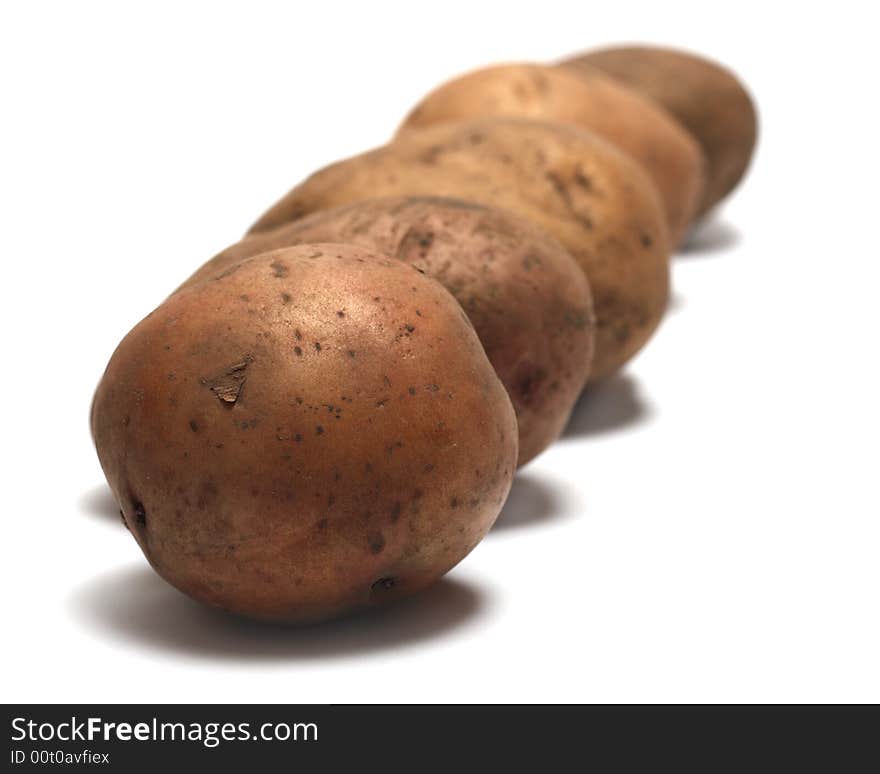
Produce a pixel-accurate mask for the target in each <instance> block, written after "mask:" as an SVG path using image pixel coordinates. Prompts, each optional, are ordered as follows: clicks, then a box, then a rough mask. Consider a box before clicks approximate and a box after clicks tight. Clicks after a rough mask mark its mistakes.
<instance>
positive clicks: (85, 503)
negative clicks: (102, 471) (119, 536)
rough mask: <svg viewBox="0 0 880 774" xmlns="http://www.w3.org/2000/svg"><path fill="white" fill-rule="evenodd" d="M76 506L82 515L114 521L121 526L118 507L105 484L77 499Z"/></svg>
mask: <svg viewBox="0 0 880 774" xmlns="http://www.w3.org/2000/svg"><path fill="white" fill-rule="evenodd" d="M78 505H79V510H80V511H81V512H82V513H85V514H87V515H89V516H94V517H95V518H98V519H106V520H108V521H115V522H116V523H117V524H119V526H122V520H121V517H120V515H119V505H118V504H117V502H116V500H115V498H114V497H113V492H111V491H110V487H109V486H107V484H100V485H99V486H96V487H93V488H92V489H89V491H88V492H85V493H84V494H83V495H82V496H81V497H80V498H79V502H78Z"/></svg>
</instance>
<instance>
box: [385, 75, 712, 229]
mask: <svg viewBox="0 0 880 774" xmlns="http://www.w3.org/2000/svg"><path fill="white" fill-rule="evenodd" d="M493 115H508V116H523V117H526V118H536V119H542V120H546V121H560V122H563V123H570V124H574V125H576V126H580V127H582V128H583V129H588V130H590V131H593V132H596V133H597V134H599V135H601V136H602V137H604V138H605V139H606V140H608V141H609V142H612V143H614V144H615V145H616V146H617V147H619V148H620V149H621V150H623V151H624V152H626V153H628V154H629V155H630V156H632V157H633V158H634V159H635V160H636V161H638V162H639V164H641V165H642V166H643V167H644V168H645V171H647V173H648V174H649V175H650V176H651V179H652V180H653V181H654V184H655V185H656V186H657V189H658V190H659V191H660V195H661V197H662V198H663V203H664V204H665V206H666V216H667V218H668V224H669V232H670V237H671V240H672V243H673V244H677V243H678V242H679V241H681V238H682V236H683V235H684V233H685V231H686V229H687V227H688V225H689V224H690V222H691V220H692V219H693V217H694V215H695V214H696V212H697V207H698V206H699V204H700V198H701V196H702V193H703V186H704V183H705V180H704V177H705V159H704V158H703V151H702V149H701V148H700V145H699V144H698V143H697V141H696V140H695V139H694V138H693V137H692V136H691V135H690V133H688V132H686V131H685V130H684V129H683V128H682V127H681V125H680V124H679V123H678V122H677V121H675V120H674V119H672V118H671V117H670V116H669V114H668V113H667V112H666V111H665V110H662V109H661V108H659V107H658V106H657V105H656V104H655V103H653V102H652V101H651V100H648V99H645V98H644V97H642V96H641V95H639V94H637V93H636V92H634V91H632V90H631V89H628V88H626V87H624V86H621V85H620V84H619V83H618V82H617V81H615V80H614V79H613V78H609V77H608V76H607V75H605V74H604V73H602V72H601V71H600V70H596V69H590V68H584V69H583V70H582V71H581V70H579V71H578V72H573V71H570V70H568V69H567V68H561V67H545V66H542V65H536V64H512V65H498V66H495V67H485V68H483V69H481V70H475V71H474V72H471V73H468V74H467V75H463V76H461V77H459V78H456V79H454V80H452V81H449V82H447V83H445V84H444V85H442V86H440V87H439V88H438V89H436V90H435V91H433V92H431V93H430V94H429V95H428V96H427V97H425V98H424V99H423V100H422V101H421V102H420V103H419V104H418V105H417V106H416V107H415V108H414V109H413V111H412V112H411V113H410V114H409V116H407V118H406V120H405V121H404V122H403V125H402V127H401V131H410V130H413V129H420V128H424V127H426V126H433V125H436V124H442V123H449V122H454V121H466V120H469V119H474V118H481V117H484V116H493Z"/></svg>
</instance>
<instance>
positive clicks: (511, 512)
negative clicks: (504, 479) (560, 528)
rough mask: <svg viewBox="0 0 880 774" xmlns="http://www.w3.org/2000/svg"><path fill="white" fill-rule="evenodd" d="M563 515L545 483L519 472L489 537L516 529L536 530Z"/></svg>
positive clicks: (557, 496) (550, 487)
mask: <svg viewBox="0 0 880 774" xmlns="http://www.w3.org/2000/svg"><path fill="white" fill-rule="evenodd" d="M562 515H563V509H562V499H561V498H560V496H559V494H558V492H557V491H556V490H555V488H554V487H552V486H551V485H550V484H549V483H547V482H546V481H543V480H541V479H540V478H538V477H537V476H535V475H533V474H530V473H523V472H519V473H517V474H516V478H514V479H513V486H512V487H511V489H510V494H509V495H508V497H507V502H506V503H504V508H503V509H502V510H501V514H500V515H499V516H498V520H497V521H496V522H495V526H494V527H492V531H491V532H490V533H489V534H490V535H492V534H495V533H496V532H499V531H503V532H506V531H507V530H508V529H513V528H518V527H531V526H536V525H537V526H540V525H541V524H545V523H546V522H548V521H555V520H556V519H557V518H559V517H560V516H562Z"/></svg>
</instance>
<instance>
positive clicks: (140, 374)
mask: <svg viewBox="0 0 880 774" xmlns="http://www.w3.org/2000/svg"><path fill="white" fill-rule="evenodd" d="M755 137H756V115H755V111H754V108H753V105H752V101H751V99H750V98H749V96H748V94H747V92H746V90H745V89H744V88H743V86H742V85H741V84H740V83H739V81H738V80H737V79H736V78H735V77H734V76H733V75H732V74H731V73H730V72H728V71H727V70H725V69H723V68H722V67H720V66H718V65H716V64H713V63H710V62H708V61H706V60H705V59H702V58H699V57H695V56H692V55H689V54H685V53H683V52H678V51H672V50H666V49H658V48H652V47H638V48H635V47H617V48H609V49H604V50H599V51H594V52H590V53H587V54H584V55H581V56H577V57H574V58H572V59H569V60H567V61H564V62H562V63H560V64H556V65H552V66H544V65H537V64H516V65H504V66H497V67H488V68H485V69H481V70H478V71H476V72H472V73H470V74H467V75H464V76H462V77H459V78H457V79H455V80H452V81H450V82H449V83H446V84H445V85H443V86H441V87H440V88H438V89H437V90H435V91H434V92H432V93H430V94H429V95H428V96H427V97H426V98H425V99H424V100H423V101H422V102H421V103H420V104H419V105H417V106H416V107H415V108H414V109H413V110H412V111H411V112H410V114H409V115H408V117H407V118H406V119H405V120H404V122H403V124H402V126H401V127H400V129H399V131H398V133H397V136H396V137H395V138H394V139H393V141H391V142H390V143H389V144H387V145H385V146H383V147H381V148H378V149H375V150H372V151H369V152H367V153H364V154H363V155H360V156H356V157H354V158H350V159H347V160H344V161H341V162H339V163H336V164H333V165H331V166H329V167H327V168H325V169H322V170H320V171H319V172H317V173H315V174H314V175H312V176H311V177H309V178H308V179H306V180H305V181H303V182H302V183H300V184H299V185H298V186H296V187H295V188H294V189H293V190H292V191H290V192H289V193H288V194H287V195H286V196H284V197H283V198H282V199H281V200H280V201H279V202H278V203H276V204H275V205H274V206H272V207H271V208H270V209H269V210H268V211H267V212H266V213H265V214H264V215H263V216H262V217H261V218H260V219H259V220H258V221H257V222H256V224H255V225H254V226H253V227H252V229H251V231H250V233H249V234H248V235H247V236H246V237H245V238H244V239H242V241H241V242H239V243H237V244H235V245H233V246H231V247H230V248H228V249H227V250H224V251H223V252H222V253H220V254H219V255H217V256H215V257H214V258H212V259H211V260H209V261H208V262H207V263H205V264H204V265H203V266H202V267H201V268H200V269H198V270H197V271H196V272H195V274H193V275H192V276H191V277H190V278H189V279H188V280H187V281H186V282H185V283H184V284H183V285H182V286H181V287H179V288H178V289H177V290H176V291H175V292H174V293H173V294H172V295H171V296H170V297H169V298H168V299H166V300H165V301H164V302H163V303H162V305H161V306H159V307H158V308H157V309H156V310H155V311H154V312H152V313H151V314H150V315H149V316H148V317H147V318H146V319H144V320H143V321H142V322H140V323H139V324H138V325H137V326H136V327H135V328H134V329H133V330H132V331H131V332H130V333H129V334H128V335H127V336H126V337H125V339H124V340H123V341H122V343H121V344H120V345H119V347H118V348H117V349H116V351H115V352H114V354H113V356H112V358H111V359H110V363H109V365H108V366H107V369H106V372H105V373H104V376H103V378H102V380H101V382H100V384H99V386H98V389H97V392H96V395H95V398H94V402H93V405H92V414H91V426H92V434H93V437H94V440H95V445H96V447H97V450H98V456H99V458H100V462H101V465H102V467H103V469H104V472H105V474H106V477H107V480H108V482H109V484H110V487H111V489H112V491H113V494H114V496H115V497H116V500H117V502H118V503H119V505H120V508H121V514H122V518H123V521H124V523H125V524H126V526H127V527H128V529H129V530H130V531H131V533H132V534H133V535H134V537H135V539H136V540H137V542H138V544H139V545H140V547H141V549H142V550H143V552H144V554H145V555H146V557H147V559H148V560H149V562H150V564H151V565H152V566H153V567H154V568H155V570H156V572H158V573H159V575H161V576H162V577H163V578H164V579H165V580H167V581H168V582H169V583H171V584H172V585H174V586H176V587H177V588H178V589H180V590H181V591H183V592H185V593H186V594H188V595H190V596H191V597H194V598H195V599H197V600H200V601H202V602H205V603H208V604H210V605H213V606H216V607H219V608H222V609H225V610H229V611H232V612H235V613H238V614H242V615H247V616H252V617H257V618H264V619H271V620H281V621H296V622H304V621H314V620H318V619H325V618H329V617H333V616H337V615H341V614H344V613H348V612H350V611H353V610H357V609H361V608H365V607H372V606H375V605H379V604H383V603H386V602H388V601H391V600H394V599H398V598H400V597H402V596H408V595H410V594H413V593H414V592H417V591H419V590H420V589H423V588H424V587H426V586H428V585H429V584H431V583H433V582H434V581H436V580H437V579H438V578H440V577H441V576H442V575H443V574H444V573H446V572H447V571H448V570H449V569H450V568H452V567H453V566H454V565H455V564H457V563H458V562H459V561H460V560H461V559H462V558H463V557H464V556H466V555H467V554H468V553H469V552H470V551H471V549H473V548H474V546H476V544H477V543H478V542H479V541H480V540H481V539H482V538H483V536H484V535H485V534H486V532H487V531H488V530H489V529H490V527H491V526H492V524H493V522H494V521H495V519H496V517H497V516H498V514H499V512H500V511H501V508H502V506H503V504H504V501H505V498H506V497H507V494H508V491H509V489H510V486H511V482H512V479H513V476H514V473H515V471H516V469H517V467H518V466H521V465H523V464H525V463H527V462H528V461H529V460H531V459H532V458H534V457H535V456H536V455H538V454H539V453H540V452H541V451H542V450H544V449H545V448H547V446H548V445H549V444H550V443H552V442H553V441H554V439H556V438H557V437H558V435H559V434H560V433H561V432H562V430H563V428H564V426H565V424H566V421H567V420H568V417H569V415H570V413H571V410H572V408H573V406H574V404H575V401H576V400H577V399H578V397H579V395H580V394H581V392H582V391H583V390H584V388H585V386H586V388H587V389H588V390H589V383H590V382H591V381H595V380H598V379H602V378H604V377H607V376H608V375H609V374H612V373H614V372H615V371H617V370H618V369H619V368H621V366H623V365H624V364H625V363H626V362H627V361H628V360H629V359H630V358H631V357H632V356H633V355H634V354H635V353H636V352H637V351H638V350H639V349H640V348H641V347H642V346H643V345H644V344H645V342H646V341H647V340H648V338H649V337H650V336H651V334H652V332H653V331H654V330H655V328H656V327H657V325H658V323H659V322H660V320H661V317H662V316H663V313H664V310H665V308H666V303H667V297H668V289H669V256H670V253H671V252H672V251H673V250H674V249H675V247H676V246H677V245H678V244H679V243H680V242H681V240H682V239H683V238H684V236H685V235H686V234H687V231H688V229H689V227H690V226H691V225H692V224H693V223H694V222H695V220H696V219H698V218H700V217H701V216H703V215H704V214H705V213H706V212H707V211H708V210H709V209H711V208H712V207H713V206H714V205H715V204H717V203H718V202H719V201H720V200H721V199H722V198H723V197H724V196H725V195H727V194H728V193H729V192H730V191H731V190H732V189H733V188H734V186H735V185H736V184H737V182H738V181H739V180H740V178H741V177H742V175H743V173H744V172H745V170H746V167H747V165H748V163H749V158H750V156H751V153H752V149H753V147H754V143H755Z"/></svg>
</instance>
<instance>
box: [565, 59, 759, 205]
mask: <svg viewBox="0 0 880 774" xmlns="http://www.w3.org/2000/svg"><path fill="white" fill-rule="evenodd" d="M563 64H564V65H568V66H570V67H573V68H574V69H575V70H581V69H586V70H589V71H592V70H593V69H594V68H599V69H600V70H602V71H604V72H606V73H608V75H610V76H612V77H614V78H617V79H618V80H619V81H621V82H623V83H625V84H626V85H627V86H629V87H631V88H633V89H635V90H636V91H638V92H640V93H641V94H644V95H645V96H647V97H650V98H651V99H653V100H654V101H655V102H657V103H659V104H660V105H662V106H663V107H664V108H666V110H668V111H669V112H670V113H671V114H672V115H673V116H675V117H676V118H677V119H678V120H679V121H680V122H681V123H682V124H683V125H684V127H685V128H686V129H688V130H689V131H690V132H691V134H693V135H694V137H696V138H697V140H699V142H700V144H701V145H702V146H703V151H704V152H705V154H706V159H707V162H708V177H707V182H706V188H705V192H704V193H703V200H702V203H701V205H700V208H699V214H701V215H702V214H705V213H706V212H708V210H710V209H711V208H712V207H714V206H715V205H716V204H718V202H720V201H721V200H722V199H723V198H724V197H725V196H727V194H729V193H730V192H731V191H732V190H733V189H734V188H735V187H736V185H737V183H739V181H740V180H741V179H742V176H743V175H744V174H745V171H746V169H747V168H748V166H749V161H750V160H751V158H752V151H753V150H754V148H755V141H756V139H757V136H758V118H757V113H756V111H755V106H754V104H753V103H752V99H751V97H750V96H749V94H748V92H747V91H746V89H745V87H744V86H743V84H742V83H740V81H739V80H738V79H737V77H736V76H735V75H734V74H733V73H731V72H730V71H729V70H727V69H725V68H724V67H721V65H718V64H716V63H715V62H710V61H709V60H708V59H704V58H703V57H701V56H696V55H694V54H688V53H686V52H684V51H676V50H673V49H668V48H657V47H655V46H622V47H615V48H606V49H601V50H599V51H591V52H588V53H586V54H582V55H580V56H576V57H573V58H571V59H568V60H566V62H564V63H563Z"/></svg>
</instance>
